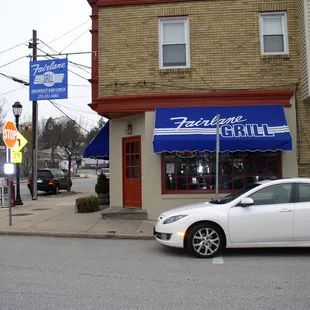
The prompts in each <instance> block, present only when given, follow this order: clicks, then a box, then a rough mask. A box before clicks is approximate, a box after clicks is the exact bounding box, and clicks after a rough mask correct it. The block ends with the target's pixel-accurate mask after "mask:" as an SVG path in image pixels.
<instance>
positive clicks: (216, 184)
mask: <svg viewBox="0 0 310 310" xmlns="http://www.w3.org/2000/svg"><path fill="white" fill-rule="evenodd" d="M215 156H216V164H215V199H216V200H219V162H220V161H219V157H220V115H219V114H218V115H217V116H216V155H215Z"/></svg>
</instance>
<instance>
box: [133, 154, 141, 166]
mask: <svg viewBox="0 0 310 310" xmlns="http://www.w3.org/2000/svg"><path fill="white" fill-rule="evenodd" d="M134 156H135V164H134V166H140V155H139V154H136V155H134Z"/></svg>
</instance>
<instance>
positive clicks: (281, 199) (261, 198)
mask: <svg viewBox="0 0 310 310" xmlns="http://www.w3.org/2000/svg"><path fill="white" fill-rule="evenodd" d="M291 192H292V183H283V184H276V185H271V186H268V187H265V188H263V189H261V190H259V191H257V192H256V193H254V194H252V195H250V196H249V198H252V199H253V201H254V205H269V204H278V203H290V202H291Z"/></svg>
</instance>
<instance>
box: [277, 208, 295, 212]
mask: <svg viewBox="0 0 310 310" xmlns="http://www.w3.org/2000/svg"><path fill="white" fill-rule="evenodd" d="M292 211H293V210H292V209H288V208H285V209H281V210H280V212H281V213H284V212H292Z"/></svg>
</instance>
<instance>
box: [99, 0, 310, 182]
mask: <svg viewBox="0 0 310 310" xmlns="http://www.w3.org/2000/svg"><path fill="white" fill-rule="evenodd" d="M278 10H285V11H287V18H288V36H289V57H281V56H280V57H270V56H269V57H266V56H265V57H263V56H261V52H260V35H259V13H260V12H264V11H278ZM176 15H188V16H189V28H190V63H191V68H190V69H183V70H160V69H159V53H158V18H159V17H165V16H176ZM299 80H300V53H299V32H298V10H297V0H265V1H262V0H249V1H245V0H234V1H232V0H213V1H197V2H195V1H192V2H186V3H172V4H157V5H153V4H152V5H139V6H119V7H107V8H100V9H99V96H114V95H127V94H141V93H176V92H192V91H210V90H211V89H212V90H214V91H225V90H256V89H258V90H259V89H295V85H296V83H297V82H298V81H299ZM299 98H301V96H300V95H299ZM298 114H299V123H300V128H299V131H300V136H299V140H300V156H299V158H300V165H299V173H300V175H301V176H310V149H309V145H310V135H309V133H310V122H309V121H308V118H309V116H310V106H309V105H307V104H305V103H303V102H302V101H300V102H299V113H298Z"/></svg>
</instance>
